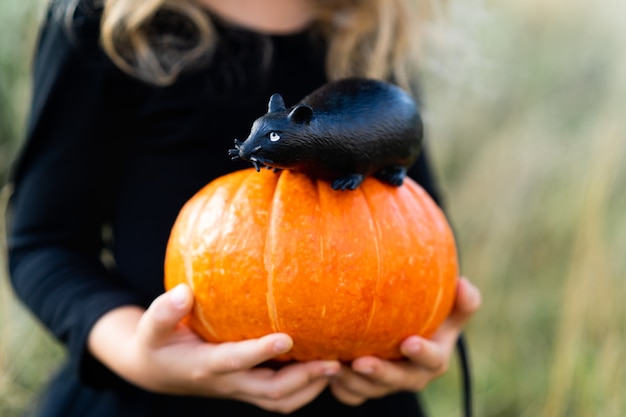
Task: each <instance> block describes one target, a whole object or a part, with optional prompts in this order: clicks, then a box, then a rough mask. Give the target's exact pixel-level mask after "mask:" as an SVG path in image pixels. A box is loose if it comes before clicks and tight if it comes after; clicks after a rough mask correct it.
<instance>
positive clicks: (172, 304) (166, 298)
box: [137, 284, 193, 346]
mask: <svg viewBox="0 0 626 417" xmlns="http://www.w3.org/2000/svg"><path fill="white" fill-rule="evenodd" d="M192 306H193V294H192V293H191V289H190V288H189V287H188V286H187V285H185V284H180V285H177V286H176V287H174V288H172V289H171V290H169V291H168V292H166V293H164V294H161V295H160V296H159V297H157V298H156V299H155V300H154V301H153V302H152V304H151V305H150V307H149V308H148V310H146V312H145V313H144V314H143V316H142V317H141V320H140V321H139V323H138V327H137V331H138V332H139V334H140V337H143V338H144V339H145V340H146V343H147V344H148V345H152V346H155V345H159V344H160V343H161V342H162V341H164V340H166V339H167V338H168V337H169V336H170V335H171V334H172V333H173V332H174V330H175V329H176V327H177V326H178V324H179V323H180V321H181V320H182V319H183V317H185V316H186V315H187V314H188V313H189V312H190V311H191V307H192Z"/></svg>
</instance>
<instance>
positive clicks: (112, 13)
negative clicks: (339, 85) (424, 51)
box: [101, 0, 422, 90]
mask: <svg viewBox="0 0 626 417" xmlns="http://www.w3.org/2000/svg"><path fill="white" fill-rule="evenodd" d="M312 6H313V7H314V10H315V12H316V21H315V24H316V26H317V28H318V30H319V32H320V34H321V35H322V36H323V37H324V38H325V40H326V42H327V44H328V51H327V60H326V71H327V75H328V77H329V79H338V78H342V77H346V76H364V77H371V78H379V79H388V80H392V81H394V82H396V83H397V84H399V85H401V86H403V87H405V88H406V89H409V90H410V89H411V86H412V84H413V80H412V78H413V75H414V72H415V70H416V68H417V62H418V60H417V58H418V54H417V53H418V52H419V49H420V45H419V42H420V39H421V36H420V33H419V31H420V28H421V23H422V22H421V21H420V18H421V13H418V12H417V10H415V9H414V7H412V6H413V2H412V1H410V0H316V1H313V2H312ZM171 15H176V16H178V17H179V19H177V20H178V22H179V23H178V24H177V25H180V27H178V26H177V27H176V29H177V31H176V33H173V31H172V33H167V32H166V33H161V32H159V31H157V30H155V29H154V26H155V25H158V24H159V23H158V22H159V21H161V22H165V21H166V20H167V18H168V16H169V17H171ZM101 25H102V35H101V37H102V45H103V47H104V49H105V51H106V53H107V54H108V55H109V56H110V57H111V59H112V60H113V62H115V64H116V65H117V66H119V67H120V68H121V69H123V70H124V71H126V72H128V73H130V74H132V75H134V76H136V77H137V78H140V79H143V80H145V81H148V82H150V83H153V84H157V85H167V84H170V83H172V82H173V81H174V80H175V79H176V77H177V76H178V75H179V74H180V72H181V71H182V70H184V69H185V68H186V67H188V66H189V65H193V64H194V63H197V62H198V61H199V60H201V59H202V58H203V57H208V56H210V54H211V51H212V48H213V46H214V44H215V40H216V35H215V31H214V29H213V26H212V24H211V22H210V19H209V17H208V15H207V13H206V12H205V11H204V9H202V8H201V7H200V6H199V5H197V4H196V3H194V2H193V0H106V2H105V7H104V13H103V17H102V23H101ZM179 29H182V31H181V30H179ZM174 35H176V36H174Z"/></svg>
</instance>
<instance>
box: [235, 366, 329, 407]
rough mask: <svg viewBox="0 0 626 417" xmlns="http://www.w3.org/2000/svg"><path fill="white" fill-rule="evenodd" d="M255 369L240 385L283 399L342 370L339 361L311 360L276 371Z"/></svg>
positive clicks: (256, 393) (252, 393)
mask: <svg viewBox="0 0 626 417" xmlns="http://www.w3.org/2000/svg"><path fill="white" fill-rule="evenodd" d="M266 370H267V369H265V370H264V369H263V368H259V369H253V370H251V371H250V372H249V373H248V377H247V378H245V379H244V380H243V381H241V385H240V387H241V388H242V389H243V390H245V391H246V392H247V393H249V394H250V395H253V396H256V397H259V398H269V399H275V400H278V399H281V398H286V397H289V396H292V395H294V394H296V393H298V392H299V391H301V390H303V389H306V387H308V386H309V385H310V384H312V383H313V382H315V381H317V380H319V379H329V378H330V377H332V376H334V375H337V374H338V373H339V371H340V370H341V364H340V363H339V362H338V361H311V362H302V363H294V364H291V365H286V366H285V367H283V368H282V369H280V370H278V371H274V372H265V371H266Z"/></svg>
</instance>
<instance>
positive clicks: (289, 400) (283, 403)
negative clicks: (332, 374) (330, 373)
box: [251, 378, 329, 414]
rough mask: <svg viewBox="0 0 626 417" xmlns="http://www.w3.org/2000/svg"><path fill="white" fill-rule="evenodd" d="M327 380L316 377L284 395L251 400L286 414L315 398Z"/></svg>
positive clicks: (270, 409)
mask: <svg viewBox="0 0 626 417" xmlns="http://www.w3.org/2000/svg"><path fill="white" fill-rule="evenodd" d="M328 381H329V379H328V378H318V379H316V380H314V381H312V382H311V383H309V384H307V385H306V386H305V387H303V388H302V389H300V390H297V391H295V392H293V393H291V394H290V395H288V396H286V397H281V398H277V399H268V398H259V399H256V400H253V401H251V402H252V403H254V404H256V405H257V406H259V407H261V408H264V409H266V410H269V411H272V412H279V413H282V414H288V413H291V412H293V411H295V410H297V409H299V408H301V407H303V406H304V405H306V404H308V403H310V402H311V401H313V399H315V398H317V396H318V395H320V393H321V392H322V391H323V390H324V389H325V388H326V386H327V385H328Z"/></svg>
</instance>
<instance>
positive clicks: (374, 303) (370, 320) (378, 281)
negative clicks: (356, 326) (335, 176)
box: [355, 179, 384, 350]
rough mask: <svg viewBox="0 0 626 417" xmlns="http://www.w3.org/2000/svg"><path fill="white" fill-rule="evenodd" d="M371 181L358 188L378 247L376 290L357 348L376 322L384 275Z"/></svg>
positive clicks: (374, 241)
mask: <svg viewBox="0 0 626 417" xmlns="http://www.w3.org/2000/svg"><path fill="white" fill-rule="evenodd" d="M370 181H376V180H373V179H368V181H367V183H364V184H363V186H361V187H359V188H358V190H359V192H360V193H361V195H362V196H363V198H364V199H365V206H366V207H367V215H368V217H369V220H368V226H369V228H370V230H371V232H372V241H373V243H374V247H375V248H376V269H377V274H376V275H377V276H376V284H375V285H374V292H373V293H372V308H371V309H370V312H369V316H368V318H367V324H366V325H365V330H364V331H363V337H362V338H361V343H358V344H357V345H356V346H355V350H357V349H358V348H360V347H361V345H362V344H363V342H364V341H365V340H367V336H368V335H369V332H370V329H371V327H372V323H373V322H374V317H375V313H376V308H377V307H378V303H377V300H378V298H379V293H380V289H381V280H382V277H383V273H384V271H383V252H382V250H381V245H380V243H381V240H382V231H381V229H380V224H379V223H378V222H377V221H376V219H375V217H374V216H373V215H372V209H371V206H370V200H369V199H368V198H367V192H366V191H365V189H366V188H368V183H369V182H370Z"/></svg>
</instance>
